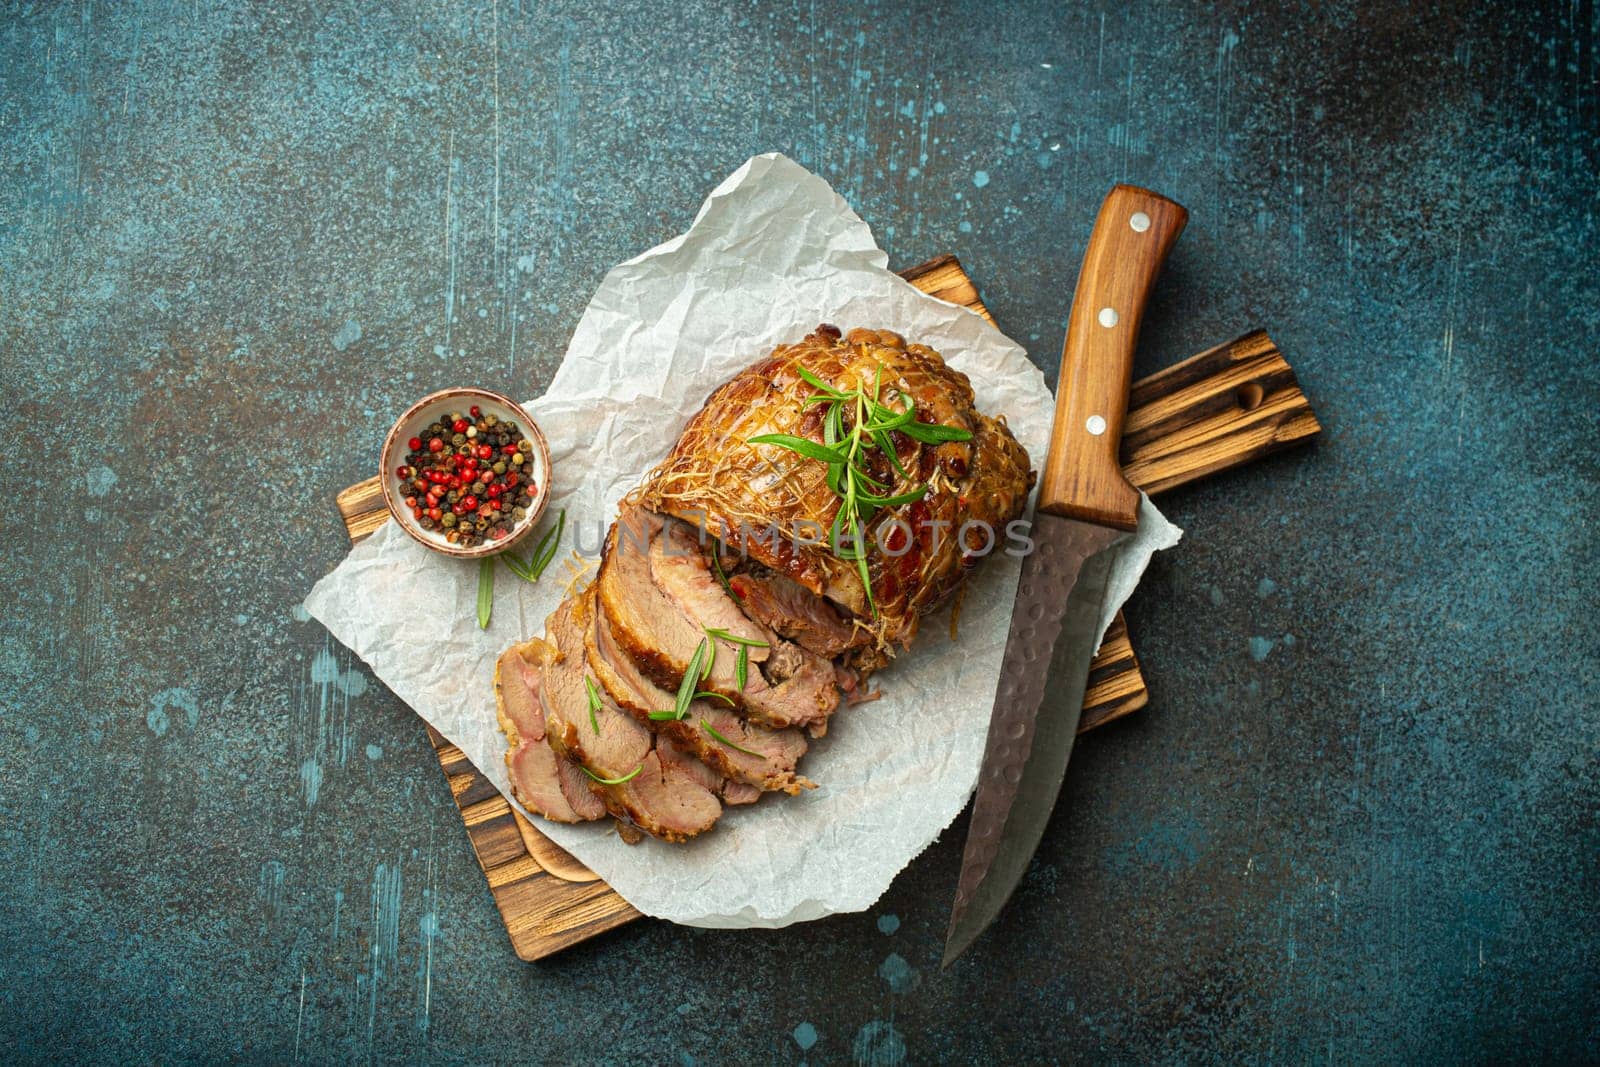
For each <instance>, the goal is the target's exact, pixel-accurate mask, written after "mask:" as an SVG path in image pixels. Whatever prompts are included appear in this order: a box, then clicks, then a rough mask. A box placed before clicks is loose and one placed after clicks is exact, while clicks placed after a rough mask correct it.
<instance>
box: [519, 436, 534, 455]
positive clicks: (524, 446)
mask: <svg viewBox="0 0 1600 1067" xmlns="http://www.w3.org/2000/svg"><path fill="white" fill-rule="evenodd" d="M517 451H518V452H532V451H533V442H532V441H530V440H528V439H527V438H526V437H524V438H523V439H522V440H520V441H518V442H517Z"/></svg>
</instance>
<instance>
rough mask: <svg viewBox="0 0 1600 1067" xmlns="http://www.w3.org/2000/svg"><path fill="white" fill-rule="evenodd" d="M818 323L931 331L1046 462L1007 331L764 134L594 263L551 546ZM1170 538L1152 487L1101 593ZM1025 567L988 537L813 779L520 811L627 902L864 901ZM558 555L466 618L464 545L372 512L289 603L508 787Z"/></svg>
mask: <svg viewBox="0 0 1600 1067" xmlns="http://www.w3.org/2000/svg"><path fill="white" fill-rule="evenodd" d="M1060 280H1061V281H1062V282H1063V284H1065V282H1066V281H1067V280H1068V279H1065V278H1063V279H1060ZM1063 291H1066V290H1063ZM821 322H830V323H834V324H836V325H838V326H839V327H841V328H842V329H845V330H849V329H850V328H852V327H855V326H870V327H877V328H889V329H893V330H895V331H898V332H899V333H901V334H903V335H905V336H907V337H910V338H913V339H915V340H917V341H920V342H922V343H924V344H928V345H931V346H933V347H934V348H935V349H937V350H938V351H940V352H941V353H943V354H944V356H945V357H946V359H948V360H949V362H950V363H951V364H952V365H954V366H956V367H958V368H960V369H961V370H963V371H965V372H966V373H967V374H968V375H969V376H970V377H971V379H972V384H973V388H974V390H975V391H976V392H977V399H978V406H979V408H980V409H982V410H983V411H986V412H989V413H993V414H1002V413H1003V414H1004V415H1005V416H1006V418H1007V419H1008V421H1009V422H1010V425H1011V428H1012V430H1013V431H1015V433H1016V435H1017V438H1018V439H1019V440H1020V441H1021V442H1022V444H1023V445H1024V446H1025V447H1026V448H1027V450H1028V454H1029V456H1030V457H1031V458H1032V461H1033V463H1034V465H1035V466H1036V467H1037V466H1039V465H1041V464H1042V462H1043V459H1044V453H1045V446H1046V442H1047V439H1048V437H1049V429H1050V422H1051V414H1052V410H1053V401H1052V399H1051V395H1050V391H1049V389H1048V388H1047V387H1046V386H1045V381H1044V377H1043V375H1042V374H1041V373H1040V372H1039V370H1038V369H1037V368H1036V367H1034V365H1033V364H1032V363H1030V362H1029V361H1028V358H1027V356H1026V354H1025V353H1024V352H1023V350H1022V349H1021V348H1020V347H1018V346H1017V345H1016V344H1015V343H1013V342H1012V341H1010V340H1008V339H1007V338H1006V337H1005V336H1003V335H1002V334H1001V333H1000V332H999V331H998V330H996V329H994V328H993V327H992V326H990V325H988V324H987V323H986V322H984V321H983V320H982V319H981V318H979V317H978V316H977V315H975V314H973V313H972V312H970V311H967V310H966V309H964V308H960V307H956V306H954V305H952V304H947V303H945V302H943V301H940V300H936V299H934V298H932V297H929V296H926V295H924V294H922V293H920V292H918V291H917V290H916V289H915V288H913V287H912V286H911V285H909V284H907V283H906V282H905V281H903V280H902V279H901V278H899V277H898V276H897V275H895V274H894V273H892V272H891V271H890V270H889V269H888V265H887V257H886V256H885V255H884V253H883V252H882V251H881V250H880V249H879V248H878V247H877V245H876V244H875V243H874V241H873V238H872V232H871V230H870V229H869V228H868V227H867V225H866V223H864V222H863V221H862V220H861V219H860V218H859V217H858V216H857V215H856V214H855V212H853V211H852V210H850V207H849V205H848V204H846V203H845V202H844V200H843V199H841V198H840V197H839V196H838V195H837V194H836V193H834V191H833V190H832V189H831V188H830V187H829V186H828V184H827V183H826V182H825V181H823V180H822V179H821V178H819V177H817V176H816V175H814V174H811V173H810V172H808V171H807V170H805V169H804V168H803V167H801V166H799V165H798V164H797V163H795V162H793V161H792V160H789V159H787V158H785V157H784V156H781V155H777V154H769V155H763V156H757V157H755V158H754V159H751V160H750V161H749V162H747V163H745V165H744V166H742V167H740V168H739V169H738V170H737V171H735V172H734V174H733V175H732V176H731V177H729V178H728V179H727V180H726V181H724V182H723V183H722V184H721V185H719V186H718V187H717V188H716V190H715V191H714V192H713V193H712V194H711V196H710V197H709V198H708V199H707V200H706V202H705V204H704V205H703V206H702V207H701V209H700V213H699V215H698V216H696V218H695V221H694V224H693V225H692V226H691V227H690V228H689V231H688V232H687V233H685V234H683V235H682V236H680V237H677V238H674V239H673V240H671V241H668V242H667V243H666V244H663V245H661V246H659V247H657V248H654V249H651V250H650V251H648V252H646V253H644V254H643V255H641V256H639V257H638V258H636V259H632V260H629V261H628V262H626V263H623V264H622V265H620V266H618V267H616V268H615V269H613V270H612V271H611V272H610V273H609V274H607V275H606V278H605V280H604V281H603V282H602V283H601V285H600V289H599V291H598V292H596V293H595V295H594V299H593V300H591V301H590V303H589V307H588V309H587V310H586V311H585V312H584V315H583V319H582V321H581V322H580V323H579V324H578V328H577V331H576V332H575V333H574V334H573V337H572V343H571V345H570V346H568V348H567V353H566V358H565V360H564V361H563V362H562V364H561V367H560V369H559V370H558V371H557V373H556V376H555V380H554V382H553V383H552V384H551V386H550V390H549V392H547V393H546V394H545V395H544V396H543V397H542V398H541V399H539V400H536V401H534V402H533V403H532V404H530V405H529V407H530V410H531V412H532V414H533V416H534V417H535V418H536V419H537V420H538V421H539V424H540V425H541V426H542V427H543V429H544V432H545V434H546V436H547V437H548V438H549V441H550V451H551V456H552V459H553V469H554V486H553V491H554V494H555V495H554V498H553V499H552V501H551V505H550V509H549V512H548V515H549V516H554V515H555V514H556V512H557V510H558V509H560V508H565V509H566V510H567V514H568V518H569V525H568V537H567V538H566V539H565V542H564V546H563V551H562V555H563V556H568V555H570V553H569V552H568V551H567V550H568V549H569V548H571V547H572V546H573V545H574V544H576V546H577V547H578V549H579V550H580V551H581V552H582V553H583V554H584V555H586V556H588V557H591V558H593V557H596V556H598V547H599V543H600V537H601V533H602V532H603V530H604V528H605V527H606V525H607V524H609V522H610V521H611V519H612V518H613V517H614V515H615V509H616V504H617V501H618V499H619V498H620V497H621V496H622V494H623V493H625V492H626V491H627V490H629V489H630V488H632V487H633V486H634V485H635V484H637V482H638V481H639V479H640V477H641V476H642V474H643V473H644V472H645V471H646V470H647V469H649V468H650V467H651V466H652V465H653V464H655V463H656V462H657V461H659V460H660V459H661V458H662V456H663V455H665V453H666V450H667V448H668V447H669V446H670V445H671V444H672V442H673V440H674V439H675V438H676V437H677V435H678V433H679V431H680V430H681V429H682V427H683V425H684V423H685V422H686V421H687V420H688V418H689V417H690V416H691V415H692V414H693V413H694V412H695V411H696V410H698V409H699V407H700V405H701V403H702V402H703V401H704V399H705V397H706V396H707V394H709V393H710V392H711V390H712V389H713V388H714V387H715V386H717V385H719V384H720V383H722V382H723V381H725V380H726V379H727V378H729V377H730V376H732V375H733V374H734V373H736V372H737V371H739V370H740V369H741V368H743V367H744V366H746V365H747V364H749V363H750V362H751V361H753V360H755V359H757V358H759V357H761V356H763V355H765V354H766V353H767V352H769V351H770V350H771V349H772V348H773V347H774V346H776V345H777V344H779V343H781V342H788V341H795V340H798V339H799V338H800V337H802V336H804V335H805V334H806V333H807V332H809V331H810V330H811V329H813V328H814V327H815V326H816V325H817V324H818V323H821ZM1179 536H1180V531H1179V530H1178V529H1177V528H1176V527H1174V526H1172V525H1171V524H1170V523H1168V522H1167V521H1166V520H1165V519H1164V518H1163V517H1162V516H1161V514H1160V513H1159V512H1158V511H1156V509H1155V508H1154V507H1153V506H1151V505H1150V503H1149V501H1148V500H1146V501H1145V502H1144V503H1143V505H1142V510H1141V512H1140V521H1139V532H1138V534H1137V536H1136V538H1135V539H1134V540H1133V541H1132V542H1131V543H1130V544H1129V546H1128V547H1127V548H1126V549H1125V550H1124V551H1123V553H1122V556H1121V558H1120V560H1119V562H1118V564H1117V567H1116V575H1115V583H1114V587H1113V592H1114V596H1113V604H1114V605H1115V606H1120V605H1121V604H1122V602H1123V601H1124V600H1126V599H1127V597H1128V594H1130V593H1131V592H1132V591H1133V588H1134V585H1135V584H1136V583H1137V582H1138V579H1139V575H1140V574H1141V573H1142V572H1143V570H1144V568H1145V565H1146V564H1147V563H1148V562H1149V559H1150V556H1151V554H1152V553H1153V552H1155V551H1156V550H1158V549H1162V548H1166V547H1169V546H1171V545H1173V544H1175V543H1176V542H1177V540H1178V537H1179ZM574 538H575V540H574ZM1020 566H1021V564H1020V561H1019V560H1018V559H1016V558H1013V557H1010V556H1006V555H1000V554H997V555H995V556H994V557H993V558H991V559H989V560H988V561H986V562H985V563H984V564H983V565H982V566H980V567H979V568H977V570H976V571H975V573H974V575H973V578H972V584H971V589H970V590H969V591H968V593H967V596H966V600H965V603H964V605H963V607H962V612H961V627H960V631H961V632H960V639H959V640H958V641H954V642H952V641H951V640H950V638H949V636H948V631H949V620H948V616H947V615H946V614H943V613H941V614H940V615H937V616H934V617H932V618H929V619H927V620H924V624H923V627H922V632H921V636H920V637H919V639H918V641H917V643H916V646H915V648H914V649H913V650H912V651H910V652H908V653H905V654H902V655H901V656H900V657H899V658H898V659H897V660H896V661H895V663H894V664H893V665H892V666H891V667H890V668H889V669H887V670H885V671H883V672H881V673H880V674H878V675H877V676H875V678H874V682H875V683H876V684H877V685H879V686H880V687H881V688H882V691H883V698H882V699H881V700H878V701H876V702H873V703H868V704H863V705H860V706H857V707H846V708H842V709H841V710H840V711H839V712H838V714H837V715H835V716H834V718H833V720H832V722H831V724H830V726H829V730H828V735H827V736H826V737H825V738H823V739H822V740H820V741H818V742H816V743H815V744H814V745H813V746H812V748H811V751H810V753H809V754H808V755H807V756H806V758H805V760H804V761H803V762H802V764H801V770H802V771H804V772H805V774H807V775H808V776H810V777H811V778H813V779H814V780H816V781H817V782H818V783H819V787H818V788H817V789H815V790H812V791H810V792H808V793H806V794H804V795H802V796H798V797H788V796H783V795H769V796H766V797H763V798H762V800H761V801H760V802H759V803H757V804H756V805H754V806H752V807H743V808H732V809H730V810H729V811H728V812H727V813H726V814H725V815H724V817H723V819H722V821H721V822H720V823H718V824H717V826H716V827H715V829H714V830H713V831H712V832H710V833H708V834H706V835H704V836H703V837H701V838H699V839H697V840H694V841H691V842H690V843H689V844H687V845H669V844H665V843H662V842H659V841H655V840H651V839H648V838H647V839H646V840H645V841H643V842H641V843H640V844H637V845H627V844H625V843H623V842H622V840H621V839H620V838H619V837H618V836H617V834H616V832H615V831H614V830H613V829H612V828H611V826H610V824H609V823H608V822H607V823H604V824H598V825H597V824H590V825H585V826H562V825H555V824H551V823H547V822H545V821H543V820H542V819H539V818H537V817H535V818H534V821H535V823H536V824H537V825H538V826H539V828H540V829H541V830H543V831H544V832H545V833H547V834H548V835H549V836H550V837H551V838H553V839H554V840H555V841H556V842H557V843H558V844H560V845H561V846H562V847H564V848H566V849H567V850H568V851H569V852H571V853H572V854H573V855H574V856H576V857H577V858H578V859H579V860H581V861H582V862H583V863H585V864H587V865H588V866H589V867H590V868H591V869H593V870H594V871H595V872H596V873H598V874H599V875H600V876H601V877H602V878H604V879H605V880H606V881H607V882H609V883H610V884H611V885H612V886H613V887H614V888H615V889H616V890H617V892H619V893H620V894H622V896H623V897H624V898H626V899H627V900H628V902H629V903H631V904H633V906H634V907H636V908H638V909H639V910H640V911H642V912H644V913H645V914H647V915H654V916H657V917H659V918H663V919H670V920H672V921H674V922H680V923H689V924H692V925H696V926H712V927H748V926H766V927H776V926H784V925H787V924H789V923H794V922H802V921H805V920H808V919H816V918H819V917H821V916H824V915H831V914H833V913H835V912H851V911H861V910H863V909H865V908H868V907H870V906H871V905H872V903H873V902H874V901H876V900H877V899H878V897H879V896H880V895H881V894H882V893H883V891H884V890H885V889H886V888H887V887H888V885H889V883H890V881H891V880H893V878H894V876H895V875H896V874H897V873H898V872H899V871H900V870H901V869H902V868H903V867H904V866H905V865H906V864H907V863H908V862H910V860H911V859H912V858H913V857H915V856H916V855H917V854H918V853H919V852H921V851H922V850H923V849H925V848H926V847H927V846H928V845H929V844H930V843H931V842H932V841H933V840H934V839H935V838H936V837H937V836H938V835H939V833H940V832H941V831H942V830H943V829H944V828H945V827H947V826H949V825H950V823H951V821H952V820H953V819H955V817H956V815H957V814H958V813H959V812H960V811H961V809H962V808H963V806H965V804H966V802H967V798H968V796H969V795H970V794H971V792H972V790H973V786H974V784H975V782H976V780H977V773H978V764H979V761H980V758H981V756H982V753H983V744H984V736H985V731H986V729H987V724H988V720H989V711H990V707H991V704H992V700H993V696H994V691H995V683H996V680H997V679H998V677H999V672H1000V658H1001V653H1002V651H1003V649H1004V645H1005V637H1006V630H1007V624H1008V621H1009V609H1010V605H1011V602H1012V598H1013V595H1014V594H1015V591H1016V585H1017V575H1018V571H1019V568H1020ZM566 577H567V574H566V572H565V571H564V569H563V568H562V566H561V565H560V564H559V563H558V564H557V565H554V566H552V567H551V569H550V571H549V572H547V574H546V576H545V577H544V579H543V580H542V581H541V582H540V583H539V584H538V585H537V586H534V585H529V584H528V583H526V582H523V581H520V580H518V579H516V578H514V577H513V576H512V575H511V574H510V573H509V572H507V571H505V570H503V569H502V570H501V571H500V572H499V577H498V579H497V581H496V582H495V598H494V616H493V621H492V623H491V625H490V627H489V629H488V630H487V631H483V630H480V629H479V628H478V625H477V619H476V610H475V604H476V598H477V583H478V565H477V564H476V563H475V562H472V563H462V562H457V561H453V560H449V559H446V558H444V557H442V556H439V555H436V554H434V553H431V552H429V551H427V550H426V549H424V548H422V547H421V546H420V545H418V544H416V543H415V542H413V541H412V540H411V538H409V537H407V536H406V535H405V534H404V533H403V532H401V530H400V529H399V528H398V527H397V526H395V524H393V523H389V524H388V525H386V526H384V527H383V528H382V529H380V530H379V531H378V532H377V533H376V534H374V535H373V536H372V537H371V538H369V539H368V540H367V541H365V542H363V543H362V544H361V545H359V546H357V547H356V548H355V549H353V550H352V551H351V552H350V555H349V556H348V557H347V558H346V559H345V561H344V562H343V563H341V564H340V565H339V567H338V568H337V569H336V570H334V572H333V573H332V574H330V575H328V576H327V577H326V578H324V579H322V581H320V582H318V583H317V585H316V587H315V588H314V589H313V590H312V591H311V595H310V596H309V597H308V598H307V599H306V608H307V610H308V611H309V612H310V613H311V614H313V615H315V616H316V617H317V618H318V619H320V620H322V622H323V623H324V624H325V625H326V626H327V627H328V629H329V630H330V631H332V633H333V635H334V636H335V637H337V638H338V639H339V640H340V641H342V642H344V643H345V644H346V645H349V646H350V647H351V648H352V649H353V650H354V651H355V652H356V654H357V655H359V656H360V657H361V658H362V659H363V660H365V661H366V662H367V663H368V664H370V665H371V667H372V670H373V672H374V673H375V674H376V675H377V676H378V677H379V678H380V679H382V680H383V682H384V683H385V684H386V685H388V686H389V688H390V689H392V690H394V692H395V693H396V695H398V696H399V697H400V698H401V699H402V700H404V701H406V703H408V704H410V705H411V706H412V707H413V708H415V709H416V710H417V713H418V714H420V715H421V716H422V717H423V718H424V719H426V720H427V721H428V722H429V723H431V724H433V726H434V727H435V728H436V729H438V730H439V732H440V733H442V734H444V735H445V736H446V737H448V738H449V739H450V740H451V741H453V742H455V743H456V744H457V745H459V746H460V747H461V749H462V751H463V752H465V753H466V755H467V757H468V758H469V759H470V760H472V762H473V763H474V764H475V765H476V766H477V767H478V769H479V770H481V771H482V772H483V773H484V774H485V775H487V776H488V778H489V779H490V780H491V781H493V782H494V783H495V784H496V785H497V786H499V787H500V790H501V791H502V792H504V793H506V794H507V795H508V796H509V795H510V783H509V780H508V778H507V774H506V766H505V761H504V754H505V739H504V737H503V736H502V735H501V733H500V731H499V729H498V727H497V725H496V720H495V712H494V697H493V693H492V691H491V679H492V676H493V672H494V661H495V657H496V656H497V655H498V654H499V653H500V651H501V650H502V649H504V648H505V647H506V646H507V645H508V644H510V643H512V642H513V641H517V640H521V639H523V638H526V637H528V636H530V635H534V634H537V633H540V632H541V631H542V629H543V620H544V618H545V616H546V615H548V614H549V613H550V612H551V611H552V610H553V609H554V608H555V607H556V604H557V602H558V601H559V600H560V599H561V597H562V595H563V592H564V588H563V587H564V585H565V579H566ZM1114 610H1115V609H1114V607H1108V609H1107V615H1106V619H1105V622H1106V623H1108V624H1109V622H1110V620H1111V614H1112V613H1114Z"/></svg>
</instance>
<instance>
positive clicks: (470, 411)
mask: <svg viewBox="0 0 1600 1067" xmlns="http://www.w3.org/2000/svg"><path fill="white" fill-rule="evenodd" d="M467 413H468V414H469V415H471V416H472V417H473V418H477V417H478V416H479V415H482V414H483V412H482V411H481V410H480V409H479V407H478V405H476V404H474V405H472V407H471V408H469V409H468V410H467Z"/></svg>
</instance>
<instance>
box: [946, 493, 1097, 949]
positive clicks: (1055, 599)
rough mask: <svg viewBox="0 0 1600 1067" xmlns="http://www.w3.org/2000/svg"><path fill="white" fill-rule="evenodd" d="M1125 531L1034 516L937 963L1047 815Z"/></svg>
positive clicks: (967, 931)
mask: <svg viewBox="0 0 1600 1067" xmlns="http://www.w3.org/2000/svg"><path fill="white" fill-rule="evenodd" d="M1127 536H1128V535H1127V534H1126V533H1124V532H1123V531H1121V530H1113V529H1110V528H1108V527H1105V526H1096V525H1094V524H1093V523H1087V522H1078V521H1075V520H1072V519H1063V518H1060V517H1059V516H1056V515H1050V514H1047V513H1043V512H1041V513H1038V514H1036V515H1035V517H1034V524H1033V539H1034V543H1035V548H1034V551H1033V553H1032V554H1031V555H1029V556H1028V557H1027V558H1026V559H1024V560H1023V563H1022V577H1021V580H1020V582H1019V583H1018V586H1017V601H1016V606H1015V608H1014V609H1013V611H1012V615H1011V631H1010V634H1009V636H1008V637H1007V638H1006V652H1005V659H1004V661H1003V662H1002V664H1001V668H1000V682H999V685H998V687H997V689H996V692H995V699H994V715H993V717H992V718H990V720H989V737H988V741H987V743H986V744H985V746H984V752H983V766H982V770H981V771H980V772H979V777H978V793H977V797H976V799H975V800H974V801H973V805H972V822H971V824H970V826H969V827H968V829H967V844H966V850H965V851H964V852H963V853H962V857H961V878H960V881H959V882H958V883H957V886H956V901H955V907H954V908H953V909H952V911H951V916H950V930H949V933H948V934H947V935H946V938H945V955H944V965H945V966H948V965H949V964H950V962H951V961H952V960H954V959H955V958H956V957H957V956H959V955H961V953H962V952H964V951H966V949H967V946H969V945H970V944H972V942H973V941H974V940H975V939H976V938H977V936H978V935H979V934H981V933H982V932H983V930H984V928H985V927H987V926H988V925H989V923H990V921H992V920H993V919H994V917H995V916H996V915H997V914H999V912H1000V909H1001V908H1002V907H1003V906H1004V905H1005V902H1006V900H1007V898H1009V897H1010V896H1011V891H1012V890H1013V889H1014V888H1016V885H1017V882H1018V881H1020V880H1021V878H1022V875H1023V872H1025V871H1026V870H1027V869H1028V863H1029V861H1030V860H1031V859H1032V858H1033V853H1034V850H1035V849H1036V848H1037V847H1038V845H1039V839H1040V837H1041V836H1043V834H1044V828H1045V825H1046V823H1048V822H1049V821H1050V812H1051V809H1053V808H1054V807H1055V802H1056V795H1057V794H1058V793H1059V792H1060V791H1061V780H1062V778H1063V776H1064V775H1065V774H1066V770H1067V759H1068V757H1069V756H1070V755H1071V753H1072V743H1073V740H1074V739H1075V738H1076V737H1077V733H1078V718H1079V714H1080V713H1081V712H1082V710H1083V693H1084V688H1085V683H1086V681H1087V679H1088V675H1089V663H1090V662H1091V661H1092V660H1093V658H1094V652H1095V645H1096V642H1095V637H1096V636H1097V634H1098V631H1099V626H1100V617H1101V614H1102V607H1103V605H1104V603H1105V599H1106V590H1107V585H1108V583H1109V581H1110V576H1111V564H1112V562H1113V561H1114V559H1115V556H1116V553H1115V552H1111V551H1107V549H1110V548H1113V547H1114V546H1115V545H1117V544H1118V543H1119V542H1120V541H1122V540H1123V539H1124V538H1125V537H1127Z"/></svg>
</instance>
